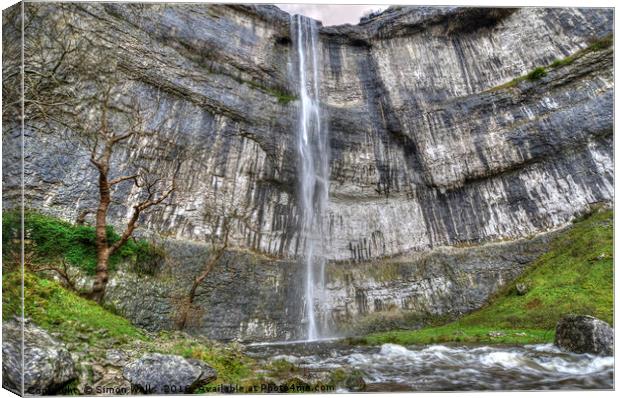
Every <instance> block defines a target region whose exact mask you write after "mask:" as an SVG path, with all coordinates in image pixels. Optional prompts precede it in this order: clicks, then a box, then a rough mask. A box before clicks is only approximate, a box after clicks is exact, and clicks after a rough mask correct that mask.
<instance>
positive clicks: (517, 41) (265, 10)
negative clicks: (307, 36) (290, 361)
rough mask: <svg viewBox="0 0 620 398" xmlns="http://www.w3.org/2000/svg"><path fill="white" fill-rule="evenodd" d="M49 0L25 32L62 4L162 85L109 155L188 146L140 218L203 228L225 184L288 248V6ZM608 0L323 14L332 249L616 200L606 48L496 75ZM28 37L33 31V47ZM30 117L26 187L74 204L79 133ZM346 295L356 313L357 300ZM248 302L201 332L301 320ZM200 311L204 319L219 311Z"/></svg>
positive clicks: (194, 233) (504, 236)
mask: <svg viewBox="0 0 620 398" xmlns="http://www.w3.org/2000/svg"><path fill="white" fill-rule="evenodd" d="M58 7H61V5H59V4H52V3H27V4H26V12H27V14H28V15H29V21H30V22H29V25H28V26H27V28H26V30H25V36H26V39H27V40H26V41H27V42H28V40H29V39H32V38H36V37H38V36H39V35H43V36H44V35H45V34H49V32H50V31H51V29H52V28H53V27H54V26H55V24H61V23H62V24H70V25H71V26H72V27H73V28H74V29H75V31H76V32H77V33H76V34H78V35H79V34H83V35H88V36H89V38H91V40H92V41H93V42H94V43H96V44H97V45H99V46H102V48H106V49H108V50H109V51H111V52H112V53H113V54H114V57H115V58H116V61H117V63H118V65H119V67H120V68H121V69H122V71H123V72H124V73H125V74H126V75H127V77H128V82H127V90H130V91H131V92H134V93H139V94H140V98H141V99H142V101H143V104H142V105H143V106H146V107H148V106H149V105H152V104H153V103H154V102H155V101H157V102H159V103H160V106H161V108H160V109H161V113H162V115H161V116H162V117H163V116H164V115H165V117H167V118H169V119H170V120H171V123H170V125H169V128H168V129H167V130H166V131H164V132H163V133H162V134H161V137H158V139H157V141H158V142H156V143H152V142H150V143H144V142H138V141H135V142H133V141H132V142H129V143H128V145H127V146H126V148H124V150H123V151H122V152H119V153H118V154H117V156H116V158H115V159H114V162H115V164H116V165H122V164H124V163H125V162H127V161H128V160H131V159H133V158H137V157H141V158H143V159H147V160H148V162H150V163H151V164H152V165H153V166H157V167H158V169H160V170H167V169H169V168H170V167H169V164H168V163H169V162H168V160H167V156H170V154H166V153H165V150H163V149H162V148H165V147H166V143H167V142H175V143H177V144H179V145H181V146H183V147H185V148H188V149H190V152H191V157H190V160H189V161H187V162H185V163H184V164H183V166H182V170H181V175H182V176H183V178H182V181H180V182H179V190H178V192H177V193H176V194H175V197H174V203H173V204H172V205H171V206H169V207H167V208H166V210H165V211H164V212H159V213H152V214H147V215H144V217H143V219H142V220H141V225H142V226H143V228H142V231H143V232H144V233H146V234H153V233H156V234H160V235H164V236H166V237H171V238H175V239H179V240H193V241H199V242H200V241H204V240H205V239H206V237H208V236H209V235H210V234H212V233H214V230H216V229H217V225H218V220H216V219H213V218H212V216H210V215H209V213H208V212H207V211H205V209H206V207H207V205H208V204H209V203H210V202H212V201H213V199H214V198H215V197H218V198H220V199H224V200H225V201H229V202H230V203H233V204H234V205H235V206H236V207H238V208H240V209H243V211H244V212H245V213H247V214H248V217H247V220H246V221H247V222H245V223H238V224H237V225H236V227H235V229H234V231H233V235H232V240H233V241H234V244H235V246H236V247H237V248H239V249H250V250H252V251H256V252H261V253H264V254H267V255H269V256H274V257H276V258H278V259H280V260H282V261H284V262H286V261H289V260H287V259H291V258H294V257H296V256H298V255H300V254H301V249H302V246H303V245H302V244H301V242H300V236H299V231H300V230H302V228H301V226H302V220H303V217H302V211H301V208H302V207H303V205H302V204H301V203H300V202H299V199H298V198H300V197H301V196H300V195H299V192H298V190H299V188H298V186H299V185H298V184H297V176H298V175H299V173H298V167H300V165H299V162H297V147H296V145H297V143H296V135H295V131H296V130H297V126H298V124H297V122H298V120H297V112H296V110H297V109H298V107H299V106H300V101H301V100H300V98H299V96H298V92H297V89H296V85H295V84H296V82H295V81H294V79H292V78H291V76H294V62H293V60H294V57H295V53H294V51H295V50H294V48H293V41H294V40H293V39H294V38H292V37H291V34H290V32H291V24H290V17H289V15H288V14H286V13H284V12H282V11H280V10H279V9H277V8H276V7H271V6H240V5H208V4H204V5H196V4H148V5H146V4H114V3H101V4H77V3H76V4H70V5H63V6H62V7H63V9H64V12H63V13H62V15H63V18H62V19H60V18H59V15H61V13H59V12H57V11H58ZM4 17H5V18H4V21H3V23H4V24H5V26H7V27H10V26H12V25H11V15H10V14H6V15H4ZM612 20H613V10H611V9H574V8H549V9H547V8H523V9H477V8H460V7H430V8H428V7H392V8H390V9H388V10H387V11H386V12H384V13H382V14H380V15H378V16H375V17H372V18H368V19H365V20H364V21H362V23H360V24H359V25H356V26H351V25H344V26H337V27H320V28H319V30H318V42H317V44H316V48H317V51H318V55H319V58H320V59H322V60H324V62H322V63H320V70H319V71H318V73H319V74H320V75H321V76H322V79H321V84H320V87H317V90H318V91H320V92H321V101H322V104H321V106H322V110H323V111H324V116H325V119H326V120H327V121H328V125H326V126H325V128H327V129H329V132H330V139H329V145H328V146H329V152H330V162H329V197H330V201H329V206H328V207H327V209H326V210H325V212H324V214H325V219H324V220H323V223H324V225H325V226H326V228H325V230H324V236H323V238H324V239H325V240H326V241H327V242H329V245H328V247H327V248H326V250H325V251H324V253H323V254H324V255H325V256H326V258H327V259H328V260H332V261H336V262H338V266H340V265H342V266H343V267H349V268H350V269H351V272H353V273H354V274H355V272H356V271H355V270H356V269H357V268H356V267H358V268H359V267H361V268H364V267H367V266H368V264H365V262H368V261H371V260H373V261H375V260H377V261H375V262H374V264H376V266H377V267H381V265H380V264H382V262H381V261H379V260H380V259H382V258H385V257H391V256H403V255H405V256H408V255H410V254H407V253H412V252H413V253H416V252H425V251H428V250H430V249H433V248H437V247H441V246H451V245H464V244H467V245H471V244H485V243H487V242H492V241H499V240H512V239H520V238H524V237H528V236H530V235H532V234H537V233H541V232H545V231H551V230H555V229H557V228H559V227H561V226H563V225H565V224H567V223H568V222H569V221H570V220H571V219H572V218H573V217H574V216H575V215H577V214H580V213H582V212H584V211H586V210H587V209H588V208H589V207H590V206H592V205H593V204H595V203H600V202H603V203H612V202H613V149H612V141H613V90H614V87H613V48H606V49H601V50H600V51H593V52H587V53H585V55H583V56H581V57H578V58H577V59H575V60H574V61H573V62H572V63H569V64H567V65H564V66H561V67H558V68H552V69H549V70H548V71H547V74H546V76H543V77H542V78H540V79H538V80H533V81H528V80H523V81H521V82H519V83H518V84H516V85H513V86H511V87H503V88H502V87H498V86H501V85H503V84H505V83H507V82H509V81H511V80H512V79H513V78H515V77H518V76H521V75H524V74H526V73H527V72H528V71H530V70H532V69H533V68H535V67H538V66H545V65H549V64H550V63H551V62H553V61H554V60H556V59H562V58H564V57H566V56H569V55H571V54H575V53H576V52H578V51H579V50H582V49H584V48H586V47H587V46H588V45H589V43H590V42H591V40H593V39H596V38H602V37H605V36H608V35H610V34H611V33H612V31H613V23H612ZM7 31H10V30H7ZM80 32H81V33H80ZM5 40H9V39H8V36H7V39H5ZM4 44H5V48H7V49H9V50H10V48H9V47H10V46H8V45H7V43H4ZM37 57H40V54H37V53H34V52H28V48H26V54H25V61H26V64H27V65H26V66H27V67H28V64H30V65H35V64H36V62H37V61H38V59H37ZM4 78H5V83H6V84H10V82H11V79H12V77H11V76H10V75H6V76H5V77H4ZM4 116H5V119H6V122H5V124H4V125H5V128H4V131H3V146H4V156H3V170H4V175H3V180H4V186H3V198H4V201H5V206H9V207H10V206H15V205H17V203H18V202H19V199H20V197H21V190H20V188H21V181H20V178H19V173H18V170H17V169H16V166H15V165H19V161H18V159H19V157H20V150H19V149H20V143H19V140H17V139H16V137H19V134H20V125H19V122H18V121H17V119H15V118H11V117H9V116H10V115H8V114H6V115H4ZM38 127H40V126H37V125H36V124H35V123H31V122H30V121H29V120H26V130H25V132H24V133H25V134H24V140H25V149H26V153H27V158H26V159H25V179H24V181H23V182H24V187H25V200H26V203H25V205H26V206H27V207H32V208H39V209H43V210H44V211H46V212H49V213H53V214H56V215H59V216H62V217H64V218H66V219H69V220H75V218H76V217H77V214H78V213H79V212H80V211H81V210H82V209H84V208H92V207H93V203H94V198H95V195H96V185H95V184H96V178H95V170H94V169H93V168H92V167H91V166H90V164H89V161H88V152H87V151H85V150H81V149H82V148H79V147H75V146H70V145H67V142H66V141H64V140H63V138H62V136H61V134H60V130H59V131H58V132H54V131H41V130H40V129H38ZM171 172H172V170H171ZM118 189H120V190H123V189H128V188H127V187H120V186H119V187H118ZM127 213H128V212H127V208H126V204H125V203H118V204H116V205H115V206H114V208H113V210H112V217H111V218H112V219H113V221H116V222H118V223H119V224H121V223H122V221H123V219H124V218H125V217H127ZM414 256H415V255H414ZM360 262H361V263H364V264H361V265H356V264H355V263H360ZM293 263H294V262H291V263H290V264H293ZM282 264H283V263H282ZM489 264H490V265H489V268H490V269H491V268H493V266H492V263H489ZM262 266H264V267H268V265H266V263H265V264H263V265H261V267H262ZM290 267H294V266H293V265H291V266H290ZM361 268H360V269H361ZM514 269H516V268H514ZM269 272H275V273H278V272H280V271H277V272H276V271H274V270H269ZM282 272H285V273H288V272H291V270H290V269H289V270H287V271H282ZM508 274H509V275H513V274H514V272H512V271H510V272H508V273H507V274H506V275H508ZM257 275H262V273H258V274H256V275H254V276H257ZM282 275H284V274H282ZM287 275H288V274H287ZM395 277H396V279H398V280H402V278H400V277H399V276H395ZM495 277H497V278H499V276H497V275H495V276H492V277H491V276H490V277H489V278H490V279H489V280H492V279H493V278H495ZM213 278H215V279H217V278H218V277H217V276H215V275H214V276H213ZM244 278H245V277H244ZM275 279H278V278H275ZM285 279H286V278H280V279H278V280H285ZM244 280H245V279H244ZM247 280H248V283H252V282H251V281H252V276H251V275H248V276H247ZM254 283H258V282H257V281H254ZM356 283H357V282H356ZM485 283H487V282H485ZM489 283H490V284H491V285H492V286H495V284H494V283H492V282H489ZM362 285H363V284H362ZM448 285H449V284H448ZM448 285H446V286H448ZM334 286H336V285H334ZM360 286H361V285H360ZM460 286H465V285H460ZM347 289H348V288H347ZM276 290H277V289H276ZM345 290H346V289H345ZM490 290H493V289H490ZM490 290H489V289H482V290H480V291H483V292H485V293H484V295H483V296H485V297H486V294H487V293H488V292H490ZM259 291H260V292H259ZM347 291H348V293H347V295H346V297H344V298H333V300H334V303H332V304H334V306H335V307H334V308H336V307H341V306H342V305H344V304H343V303H349V304H347V305H354V304H352V303H355V302H356V297H357V294H356V293H355V292H353V291H351V292H349V290H347ZM280 293H281V291H280V290H278V291H277V292H273V293H272V294H274V295H277V294H280ZM266 294H267V293H266V291H264V290H262V289H258V290H257V293H256V297H264V296H265V295H266ZM381 294H383V293H381ZM352 295H353V296H355V297H353V296H352ZM388 296H389V294H388ZM468 297H469V296H468ZM476 297H477V296H476ZM481 297H482V296H481ZM377 299H378V300H381V298H380V297H377ZM373 300H374V299H373ZM420 300H422V299H420ZM467 300H469V303H474V302H475V303H476V305H478V304H479V303H480V300H479V299H478V298H471V300H470V298H467V297H466V298H465V301H467ZM207 301H208V302H210V303H213V301H209V300H206V301H205V303H206V302H207ZM278 302H279V301H278ZM357 302H359V304H355V306H356V307H355V309H354V310H352V312H351V313H358V312H359V311H361V309H362V308H364V304H363V302H364V300H362V299H359V300H357ZM427 303H431V304H432V303H435V301H433V300H431V299H429V300H428V301H427ZM217 305H218V306H220V307H218V308H219V309H218V310H217V311H219V310H221V309H222V308H225V307H226V305H227V303H224V302H221V303H217ZM420 305H422V304H420ZM128 306H130V305H129V304H128ZM380 307H381V305H377V308H380ZM401 307H403V308H409V307H407V306H405V305H402V306H401ZM463 308H467V309H471V308H472V305H469V306H468V305H463ZM289 310H290V311H294V310H297V311H298V310H299V308H295V309H293V308H289V309H288V310H287V311H289ZM136 311H137V310H136ZM217 311H216V312H217ZM252 311H253V312H252ZM252 311H250V312H244V313H243V314H241V313H240V314H239V315H238V316H235V317H233V318H234V319H231V320H230V322H231V325H233V324H235V322H236V324H237V325H239V324H240V323H243V322H245V323H246V324H254V325H256V324H258V323H257V322H259V321H260V320H261V319H262V320H265V319H269V321H268V322H267V323H268V324H269V325H267V326H265V325H263V326H258V327H257V328H255V330H254V331H253V332H248V331H247V330H249V329H244V330H242V331H235V332H234V333H232V332H230V331H231V330H232V326H230V327H228V326H227V327H226V328H223V329H222V330H218V331H217V332H214V333H213V334H214V335H215V334H217V336H218V337H221V336H222V335H225V334H226V333H230V336H233V337H235V338H237V337H239V336H248V335H251V336H254V337H256V336H258V337H256V338H260V336H263V337H264V338H275V337H281V336H285V335H286V336H289V335H290V333H289V334H286V333H285V332H284V331H283V330H284V328H285V327H288V326H290V325H291V324H294V323H295V322H296V321H299V320H298V319H297V320H293V318H294V317H293V318H290V317H289V315H290V314H289V315H287V316H284V317H283V318H282V319H284V318H286V320H285V321H284V320H282V319H280V320H278V319H276V318H278V317H274V316H272V315H273V314H270V313H269V309H266V308H256V309H255V311H254V310H252ZM209 319H211V320H209ZM205 320H206V321H207V322H206V324H207V325H211V326H204V329H205V330H207V329H208V328H209V327H212V326H213V325H214V322H215V320H213V319H212V318H209V315H205ZM158 322H159V321H158ZM160 323H161V324H164V323H165V322H163V321H161V322H160ZM285 324H286V325H288V326H284V325H285ZM270 328H271V329H270ZM273 328H276V329H278V328H279V329H278V331H274V329H273Z"/></svg>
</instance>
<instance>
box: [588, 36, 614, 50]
mask: <svg viewBox="0 0 620 398" xmlns="http://www.w3.org/2000/svg"><path fill="white" fill-rule="evenodd" d="M612 44H614V37H613V35H609V36H605V37H602V38H600V39H592V40H590V45H589V46H588V48H587V50H590V51H600V50H603V49H605V48H608V47H611V45H612Z"/></svg>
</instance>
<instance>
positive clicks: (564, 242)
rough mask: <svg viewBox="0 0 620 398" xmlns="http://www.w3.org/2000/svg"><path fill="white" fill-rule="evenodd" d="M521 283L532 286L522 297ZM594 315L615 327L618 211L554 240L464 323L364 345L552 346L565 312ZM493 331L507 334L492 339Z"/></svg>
mask: <svg viewBox="0 0 620 398" xmlns="http://www.w3.org/2000/svg"><path fill="white" fill-rule="evenodd" d="M517 284H523V285H525V286H528V290H527V292H526V293H525V294H523V295H519V294H518V292H517V289H516V285H517ZM569 313H576V314H586V315H592V316H595V317H597V318H600V319H602V320H604V321H606V322H608V323H610V324H612V325H613V211H611V210H597V211H595V212H594V213H593V214H591V215H589V216H588V217H587V218H584V219H581V220H578V221H576V222H575V223H574V225H573V226H572V228H570V229H569V230H567V231H565V232H563V233H562V234H560V235H559V236H558V237H556V238H555V239H554V240H553V241H552V242H551V247H550V250H549V251H548V252H547V253H545V254H544V255H542V256H541V257H540V258H538V259H537V260H536V261H535V262H534V263H533V264H532V265H531V266H530V268H529V269H528V270H527V271H526V272H525V273H524V274H523V275H521V276H520V277H519V278H517V279H516V280H515V281H514V282H513V283H511V284H509V285H508V286H507V287H505V288H504V289H503V290H501V291H500V292H498V294H497V295H496V296H495V297H493V298H492V299H491V300H490V304H489V305H487V306H486V307H484V308H482V309H480V310H478V311H475V312H473V313H470V314H468V315H466V316H464V317H463V318H461V319H460V320H458V321H456V322H453V323H450V324H447V325H442V326H431V327H427V328H424V329H420V330H415V331H393V332H385V333H374V334H370V335H368V336H366V337H364V338H362V339H361V340H359V341H357V342H360V343H368V344H381V343H386V342H392V343H399V344H426V343H439V342H484V343H514V344H524V343H534V342H550V341H552V340H553V337H554V329H555V325H556V323H557V321H558V320H559V319H560V317H562V316H563V315H565V314H569ZM492 332H500V333H501V334H503V335H500V336H497V337H493V336H492V335H491V333H492Z"/></svg>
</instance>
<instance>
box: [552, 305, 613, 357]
mask: <svg viewBox="0 0 620 398" xmlns="http://www.w3.org/2000/svg"><path fill="white" fill-rule="evenodd" d="M555 345H556V346H558V347H560V348H561V349H564V350H567V351H572V352H576V353H579V354H584V353H589V354H598V355H605V356H608V355H613V354H614V330H613V329H612V327H611V326H609V324H608V323H607V322H604V321H601V320H600V319H597V318H595V317H593V316H588V315H566V316H564V317H563V318H562V319H560V320H559V321H558V324H557V325H556V328H555Z"/></svg>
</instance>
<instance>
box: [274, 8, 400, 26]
mask: <svg viewBox="0 0 620 398" xmlns="http://www.w3.org/2000/svg"><path fill="white" fill-rule="evenodd" d="M276 6H277V7H279V8H280V9H282V10H284V11H286V12H288V13H290V14H301V15H305V16H307V17H310V18H313V19H316V20H318V21H321V22H323V26H329V25H342V24H345V23H350V24H352V25H356V24H357V23H358V22H359V20H360V18H361V17H362V15H364V14H367V13H368V12H369V11H376V10H384V9H386V8H388V6H387V5H385V4H384V5H322V4H276Z"/></svg>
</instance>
